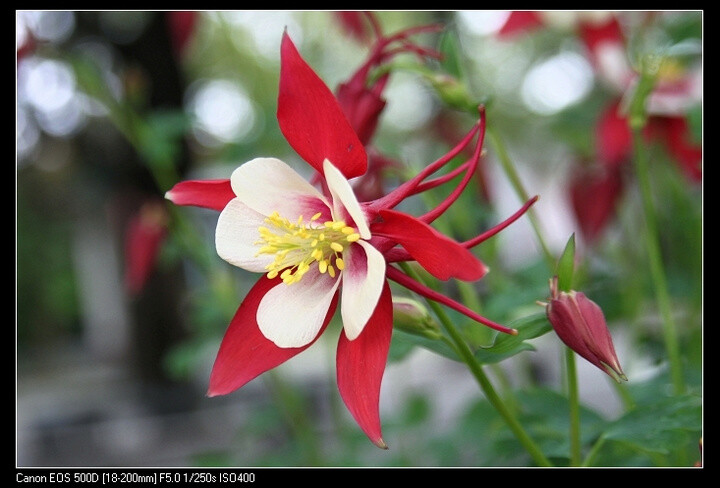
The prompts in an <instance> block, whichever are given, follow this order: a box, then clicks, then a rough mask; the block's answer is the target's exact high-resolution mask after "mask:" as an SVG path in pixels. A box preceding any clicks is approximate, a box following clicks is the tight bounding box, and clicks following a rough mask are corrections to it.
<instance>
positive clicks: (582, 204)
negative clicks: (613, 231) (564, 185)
mask: <svg viewBox="0 0 720 488" xmlns="http://www.w3.org/2000/svg"><path fill="white" fill-rule="evenodd" d="M622 191H623V181H622V174H621V168H620V167H618V166H612V167H604V166H595V165H593V166H589V167H586V166H579V167H576V168H575V170H574V172H573V174H572V175H571V178H570V200H571V203H572V208H573V211H574V212H575V219H576V221H577V223H578V225H579V227H580V232H582V235H583V237H584V238H585V239H587V240H588V242H595V241H597V239H598V238H599V237H600V236H601V234H602V231H603V230H604V229H605V227H607V225H608V223H609V222H610V221H611V220H612V219H613V217H614V216H615V210H616V208H617V204H618V201H619V199H620V197H621V196H622Z"/></svg>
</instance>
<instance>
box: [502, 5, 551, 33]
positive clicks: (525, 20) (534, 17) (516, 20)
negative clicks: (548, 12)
mask: <svg viewBox="0 0 720 488" xmlns="http://www.w3.org/2000/svg"><path fill="white" fill-rule="evenodd" d="M542 24H543V20H542V18H541V17H540V16H539V15H538V14H537V12H530V11H525V10H513V11H512V12H510V15H509V16H508V18H507V20H506V21H505V24H503V26H502V28H501V29H500V30H499V31H498V37H501V38H502V37H510V36H513V35H515V34H517V33H518V32H525V31H529V30H532V29H534V28H536V27H538V26H540V25H542Z"/></svg>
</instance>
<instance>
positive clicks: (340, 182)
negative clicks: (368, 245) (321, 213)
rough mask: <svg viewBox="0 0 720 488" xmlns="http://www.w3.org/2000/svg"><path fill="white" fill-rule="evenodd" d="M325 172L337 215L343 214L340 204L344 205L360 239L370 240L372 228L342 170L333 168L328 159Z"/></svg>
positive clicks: (324, 168) (324, 166) (324, 164)
mask: <svg viewBox="0 0 720 488" xmlns="http://www.w3.org/2000/svg"><path fill="white" fill-rule="evenodd" d="M323 171H324V172H325V181H327V185H328V188H329V189H330V193H331V194H332V197H333V207H334V209H335V214H336V215H337V214H338V213H341V212H340V209H339V207H338V204H340V205H342V207H344V208H345V210H346V211H347V213H348V214H350V217H352V219H353V220H354V221H355V226H356V227H357V229H358V233H359V234H360V237H362V238H363V239H370V237H371V235H370V228H369V227H368V224H367V220H366V219H365V213H364V212H363V210H362V208H361V207H360V203H358V201H357V197H355V192H353V189H352V186H350V183H349V182H348V180H347V179H346V178H345V176H343V174H342V173H341V172H340V170H339V169H337V168H336V167H335V166H333V164H332V163H331V162H330V161H329V160H327V159H326V160H325V161H324V162H323ZM338 202H339V203H338Z"/></svg>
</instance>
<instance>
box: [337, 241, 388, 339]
mask: <svg viewBox="0 0 720 488" xmlns="http://www.w3.org/2000/svg"><path fill="white" fill-rule="evenodd" d="M356 244H359V246H356V245H351V246H349V247H348V248H347V250H346V251H345V252H344V253H343V260H344V261H345V269H344V270H343V273H342V277H343V288H342V304H341V313H342V319H343V328H344V329H345V335H347V338H348V339H350V340H353V339H355V338H356V337H357V336H359V335H360V332H362V330H363V328H364V327H365V324H367V322H368V320H369V319H370V316H371V315H372V314H373V312H374V311H375V306H376V305H377V303H378V300H379V299H380V294H381V293H382V290H383V286H384V285H385V257H384V256H383V255H382V254H381V253H380V251H378V250H377V249H375V248H374V247H373V246H371V245H370V244H369V243H367V242H365V241H357V243H356Z"/></svg>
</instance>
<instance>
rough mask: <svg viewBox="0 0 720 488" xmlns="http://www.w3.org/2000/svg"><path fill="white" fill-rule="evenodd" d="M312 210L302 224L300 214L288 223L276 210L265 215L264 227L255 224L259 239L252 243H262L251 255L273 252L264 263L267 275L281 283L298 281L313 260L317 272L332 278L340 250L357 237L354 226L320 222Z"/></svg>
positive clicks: (340, 261)
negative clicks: (307, 219)
mask: <svg viewBox="0 0 720 488" xmlns="http://www.w3.org/2000/svg"><path fill="white" fill-rule="evenodd" d="M320 215H321V214H320V213H316V214H315V215H313V216H312V218H311V219H310V222H308V223H303V216H302V215H301V216H300V217H298V219H297V222H291V221H289V220H288V219H286V218H283V217H281V216H280V214H279V213H278V212H273V214H272V215H270V216H269V217H266V218H265V222H266V223H267V224H268V226H267V227H264V226H262V227H258V233H259V234H260V240H259V241H256V242H255V245H257V246H262V247H260V250H259V251H258V252H257V253H256V254H255V255H256V256H259V255H261V254H270V255H275V260H274V261H273V262H272V263H270V264H268V265H267V266H265V269H267V270H268V273H267V277H268V278H271V279H272V278H275V277H276V276H278V274H279V275H280V278H282V280H283V282H285V284H288V285H291V284H293V283H297V282H298V281H300V280H301V279H302V277H303V275H304V274H305V273H307V272H308V270H310V267H311V266H313V265H314V264H315V263H317V266H318V270H319V271H320V272H321V273H328V274H329V275H330V276H331V277H333V278H334V277H335V275H336V274H337V271H336V269H337V270H340V271H342V269H343V268H344V267H345V262H344V261H343V259H342V252H343V250H344V249H345V248H346V247H347V246H349V245H350V244H352V243H353V242H356V241H357V240H359V239H360V234H358V232H357V230H356V229H355V228H354V227H351V226H349V225H347V224H346V223H345V222H343V221H341V220H340V221H335V220H328V221H327V222H324V223H322V224H320V223H319V222H317V220H318V219H319V218H320Z"/></svg>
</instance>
